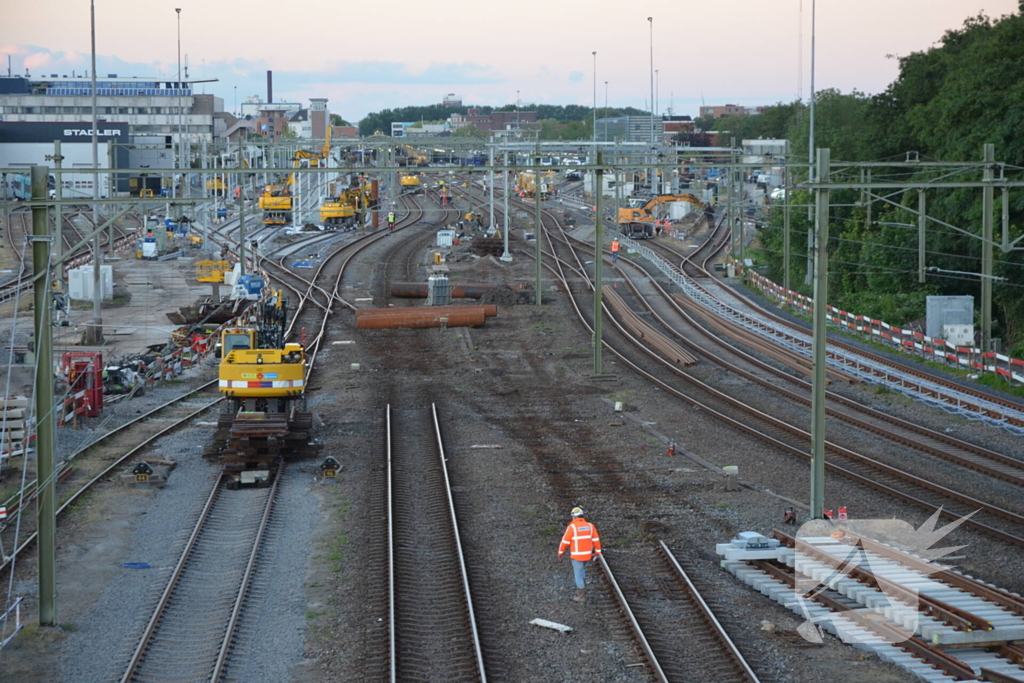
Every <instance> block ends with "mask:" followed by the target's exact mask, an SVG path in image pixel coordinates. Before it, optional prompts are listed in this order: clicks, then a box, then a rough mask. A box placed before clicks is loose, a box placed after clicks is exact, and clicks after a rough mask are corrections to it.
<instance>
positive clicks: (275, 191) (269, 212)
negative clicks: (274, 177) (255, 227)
mask: <svg viewBox="0 0 1024 683" xmlns="http://www.w3.org/2000/svg"><path fill="white" fill-rule="evenodd" d="M294 185H295V174H294V173H292V174H290V175H289V176H288V179H287V183H279V184H277V185H267V186H266V188H264V190H263V192H261V193H260V200H259V207H260V211H262V212H263V224H264V225H287V224H288V223H289V222H290V221H291V217H292V190H291V188H292V187H293V186H294Z"/></svg>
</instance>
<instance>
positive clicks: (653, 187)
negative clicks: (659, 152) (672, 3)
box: [647, 17, 658, 194]
mask: <svg viewBox="0 0 1024 683" xmlns="http://www.w3.org/2000/svg"><path fill="white" fill-rule="evenodd" d="M647 24H648V26H649V28H650V45H651V156H652V157H653V156H654V17H647ZM657 172H658V171H657V169H655V168H653V167H652V168H651V177H650V182H651V192H653V193H654V194H658V190H657V187H656V185H657V182H656V180H655V174H657Z"/></svg>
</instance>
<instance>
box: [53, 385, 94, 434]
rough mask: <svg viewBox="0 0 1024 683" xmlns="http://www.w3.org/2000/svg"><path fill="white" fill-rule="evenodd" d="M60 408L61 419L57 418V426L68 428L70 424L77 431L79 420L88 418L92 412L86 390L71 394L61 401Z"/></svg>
mask: <svg viewBox="0 0 1024 683" xmlns="http://www.w3.org/2000/svg"><path fill="white" fill-rule="evenodd" d="M60 407H61V411H60V417H58V418H57V426H58V427H66V426H68V425H69V424H70V425H71V426H72V427H73V428H75V429H78V418H84V417H87V416H88V415H89V412H90V411H91V410H92V405H91V404H90V403H89V396H88V395H87V392H86V391H85V390H84V389H83V390H81V391H76V392H75V393H73V394H70V395H69V396H68V397H67V398H65V399H64V400H62V401H61V404H60Z"/></svg>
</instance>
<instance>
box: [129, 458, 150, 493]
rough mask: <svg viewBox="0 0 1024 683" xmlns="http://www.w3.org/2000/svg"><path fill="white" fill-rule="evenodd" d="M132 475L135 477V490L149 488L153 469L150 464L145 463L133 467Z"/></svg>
mask: <svg viewBox="0 0 1024 683" xmlns="http://www.w3.org/2000/svg"><path fill="white" fill-rule="evenodd" d="M132 474H134V475H135V488H139V489H148V488H149V478H150V477H151V476H152V475H153V468H152V467H151V466H150V464H149V463H148V462H145V461H143V462H140V463H139V464H138V465H136V466H135V467H133V468H132Z"/></svg>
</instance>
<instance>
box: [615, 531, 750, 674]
mask: <svg viewBox="0 0 1024 683" xmlns="http://www.w3.org/2000/svg"><path fill="white" fill-rule="evenodd" d="M597 562H598V565H599V566H600V568H601V576H602V578H603V580H604V582H605V584H606V585H607V587H608V591H609V592H610V593H611V594H612V596H613V597H614V599H615V602H616V603H617V604H618V606H619V610H620V612H621V613H622V615H623V617H624V619H625V620H626V621H627V622H629V625H630V628H631V631H632V634H633V638H634V639H635V640H636V642H637V646H638V647H639V648H640V651H641V652H642V653H643V654H644V658H645V660H646V662H647V665H648V667H649V669H650V672H651V675H652V677H653V678H654V680H656V681H659V682H660V683H675V682H677V681H694V680H701V681H716V682H719V681H720V682H722V683H733V682H737V683H758V681H759V680H760V679H759V678H758V676H757V674H756V673H755V671H754V667H752V666H751V665H750V664H749V663H748V662H747V659H746V657H744V655H743V653H742V652H740V649H739V648H738V647H737V646H736V644H735V643H734V642H733V640H732V638H731V637H730V636H729V634H728V633H727V632H726V630H725V627H724V626H723V625H722V623H721V622H720V621H719V620H718V618H717V617H715V614H714V612H713V611H712V610H711V607H710V606H709V605H708V602H707V601H706V600H705V599H704V597H703V596H702V595H701V593H700V591H699V590H698V589H697V586H696V585H695V584H694V582H693V581H692V580H691V578H690V576H689V575H688V574H687V573H686V571H685V570H684V569H683V567H682V566H681V565H680V563H679V562H678V560H677V559H676V558H675V556H674V555H673V554H672V552H671V551H670V550H669V548H668V546H666V545H665V543H664V541H659V542H658V545H657V546H656V547H654V548H644V549H641V550H637V551H632V552H628V553H626V552H616V553H614V554H613V555H611V556H610V557H609V558H606V557H604V556H603V555H599V556H598V559H597ZM613 564H614V565H615V571H614V572H613V571H612V565H613Z"/></svg>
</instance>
